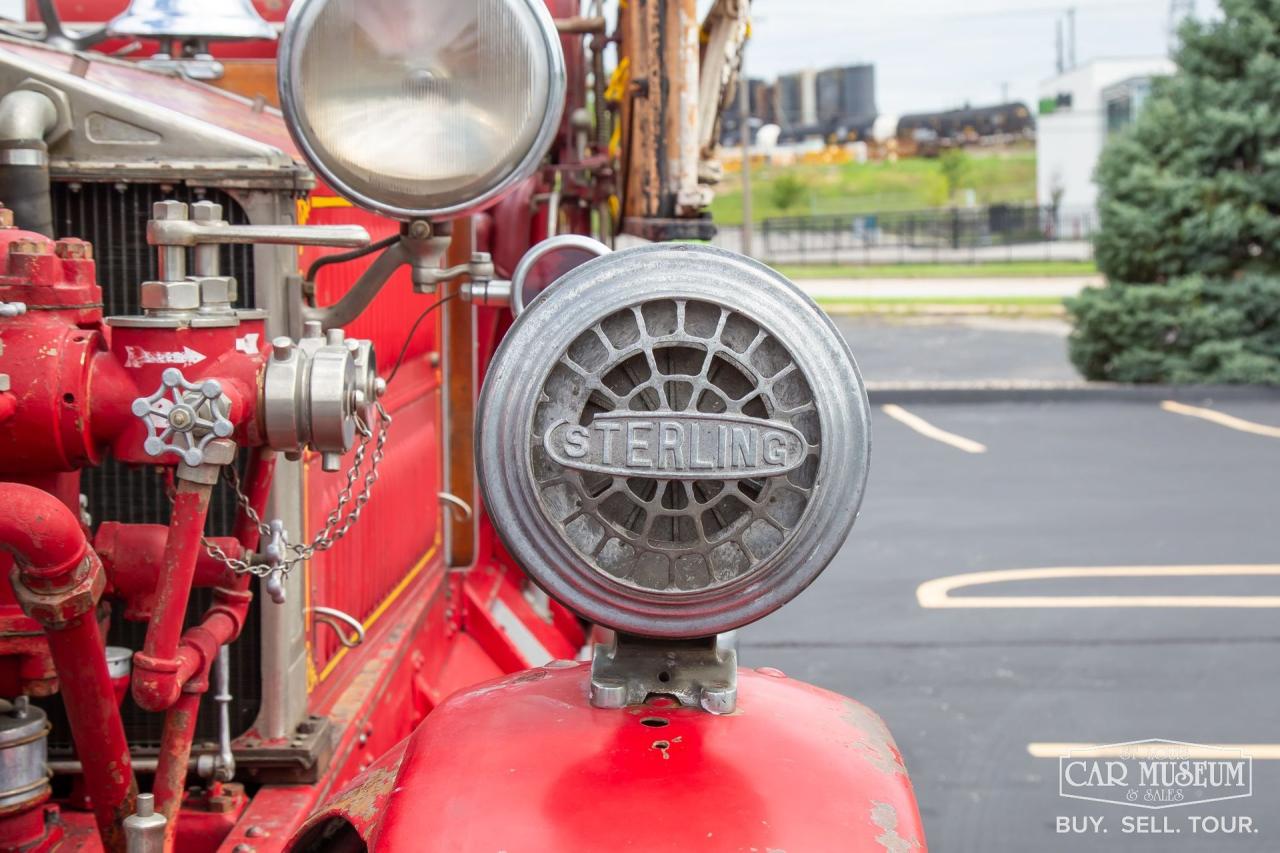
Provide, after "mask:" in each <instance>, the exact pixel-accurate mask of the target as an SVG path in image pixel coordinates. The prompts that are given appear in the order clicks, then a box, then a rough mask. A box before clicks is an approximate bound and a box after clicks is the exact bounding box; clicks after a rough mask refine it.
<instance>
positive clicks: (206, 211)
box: [191, 201, 222, 222]
mask: <svg viewBox="0 0 1280 853" xmlns="http://www.w3.org/2000/svg"><path fill="white" fill-rule="evenodd" d="M191 218H192V219H194V220H195V221H196V222H221V221H222V205H220V204H217V203H216V202H212V201H198V202H196V203H195V204H193V205H191Z"/></svg>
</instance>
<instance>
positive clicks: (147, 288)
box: [142, 281, 200, 311]
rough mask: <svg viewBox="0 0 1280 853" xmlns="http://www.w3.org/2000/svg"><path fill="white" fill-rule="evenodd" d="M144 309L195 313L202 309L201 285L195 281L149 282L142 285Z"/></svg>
mask: <svg viewBox="0 0 1280 853" xmlns="http://www.w3.org/2000/svg"><path fill="white" fill-rule="evenodd" d="M142 307H143V308H144V309H146V310H148V311H194V310H196V309H197V308H199V307H200V285H199V284H197V283H196V282H194V281H148V282H146V283H144V284H143V285H142Z"/></svg>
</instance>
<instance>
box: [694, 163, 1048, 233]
mask: <svg viewBox="0 0 1280 853" xmlns="http://www.w3.org/2000/svg"><path fill="white" fill-rule="evenodd" d="M783 174H789V175H791V176H794V177H796V178H798V179H799V180H800V182H801V183H802V184H803V185H804V188H805V192H804V193H803V195H802V197H801V199H800V202H799V203H798V204H795V205H793V206H791V207H790V208H788V209H786V210H780V209H779V208H778V207H777V205H776V204H775V201H774V184H775V182H776V181H777V179H778V178H779V177H780V176H782V175H783ZM751 176H752V181H753V183H752V195H751V197H752V201H753V216H752V218H753V219H754V220H755V221H761V220H764V219H768V218H770V217H777V216H820V215H823V214H840V213H890V212H894V211H906V210H926V209H929V208H935V207H945V206H947V205H948V204H949V203H950V201H951V199H949V198H948V195H947V181H946V179H945V178H944V177H943V174H942V167H941V161H939V160H937V159H922V158H912V159H908V160H901V161H899V162H897V163H863V164H858V163H841V164H829V165H827V164H820V165H818V164H815V165H807V164H806V165H794V166H757V167H756V168H753V169H752V170H751ZM963 186H966V187H972V188H973V189H974V191H975V193H976V195H977V202H978V204H999V203H1015V202H1034V201H1035V197H1036V157H1035V153H1034V152H1032V151H1027V150H1013V151H1000V152H996V151H988V152H975V153H972V154H970V155H969V156H968V165H967V175H966V179H965V181H964V184H963ZM711 213H712V216H713V217H714V219H715V221H716V222H717V223H718V224H720V225H741V224H742V189H741V179H740V177H739V176H738V175H737V174H730V175H728V176H726V178H725V181H724V183H723V184H722V185H721V188H720V190H719V191H718V192H717V193H716V199H715V201H714V202H713V203H712V205H711Z"/></svg>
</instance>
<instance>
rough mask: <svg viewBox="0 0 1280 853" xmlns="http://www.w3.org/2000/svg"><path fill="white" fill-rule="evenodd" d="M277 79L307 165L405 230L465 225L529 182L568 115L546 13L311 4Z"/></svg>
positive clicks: (511, 4) (488, 5)
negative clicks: (449, 219) (413, 221)
mask: <svg viewBox="0 0 1280 853" xmlns="http://www.w3.org/2000/svg"><path fill="white" fill-rule="evenodd" d="M280 65H281V71H282V73H281V83H280V87H281V100H282V102H283V104H284V110H285V115H286V118H287V120H288V122H289V126H290V129H291V130H292V132H293V134H294V137H295V139H296V140H297V142H298V144H299V147H301V148H302V150H303V152H304V153H305V154H306V156H307V158H308V160H309V161H310V162H311V165H312V166H313V167H314V168H315V169H316V170H317V171H318V172H319V173H320V174H321V175H322V176H323V177H324V178H325V179H326V180H327V181H328V182H329V183H330V184H332V185H333V187H334V189H336V190H338V191H339V192H341V193H343V194H344V195H346V196H347V197H348V198H350V199H352V200H353V201H355V202H357V203H359V204H361V205H362V206H365V207H368V208H370V209H372V210H376V211H379V212H381V213H385V214H387V215H390V216H394V217H398V218H429V217H441V216H449V215H458V214H462V213H466V212H469V211H471V210H474V209H476V208H477V207H479V206H480V205H482V204H484V203H485V202H487V201H489V200H491V199H493V198H494V197H495V196H497V195H499V194H500V193H501V192H502V191H503V190H505V189H507V188H509V187H510V186H511V185H512V184H513V183H515V182H517V181H519V180H521V179H523V178H524V177H527V176H528V175H529V174H530V173H531V172H532V171H533V169H534V168H536V167H537V164H538V161H539V160H540V159H541V157H542V155H543V154H544V153H545V152H546V148H547V146H548V144H549V143H550V141H551V139H552V138H553V136H554V134H555V131H556V128H557V126H558V125H559V121H560V116H561V113H562V111H563V108H564V86H565V83H564V79H565V71H564V57H563V54H562V53H561V48H560V41H559V37H558V36H557V34H556V30H555V23H554V22H553V21H552V19H551V16H550V13H549V12H548V11H547V9H546V7H545V6H544V5H543V3H542V0H472V2H468V3H456V2H449V0H417V2H412V0H306V2H303V3H300V4H297V5H295V6H294V7H293V9H292V11H291V12H290V15H289V22H288V25H287V26H286V29H285V35H284V40H283V44H282V47H281V58H280Z"/></svg>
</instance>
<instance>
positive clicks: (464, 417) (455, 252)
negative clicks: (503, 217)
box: [440, 218, 476, 566]
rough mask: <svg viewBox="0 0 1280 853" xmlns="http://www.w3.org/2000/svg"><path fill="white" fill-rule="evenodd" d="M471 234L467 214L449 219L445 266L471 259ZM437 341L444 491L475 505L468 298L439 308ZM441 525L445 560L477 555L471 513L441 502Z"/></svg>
mask: <svg viewBox="0 0 1280 853" xmlns="http://www.w3.org/2000/svg"><path fill="white" fill-rule="evenodd" d="M474 247H475V239H474V234H473V231H472V220H471V219H470V218H466V219H459V220H457V221H455V222H454V223H453V242H451V243H450V244H449V250H448V252H447V253H446V255H445V266H446V267H452V266H456V265H458V264H465V263H467V262H468V261H470V260H471V253H472V251H473V250H474ZM469 280H470V279H468V278H466V277H462V278H456V279H454V280H452V281H450V282H448V283H446V284H445V285H444V286H443V287H442V288H441V291H440V295H441V296H456V295H457V294H459V293H460V292H461V290H462V285H463V283H464V282H467V281H469ZM443 314H444V316H443V318H442V320H441V327H442V329H441V330H442V332H443V341H442V344H441V350H442V353H441V355H442V360H441V366H442V370H443V380H444V398H443V399H444V404H445V411H444V436H443V438H444V441H443V442H442V444H443V451H444V464H443V468H442V473H443V475H444V477H443V485H444V491H445V492H446V493H447V494H449V495H451V496H453V497H454V498H457V499H459V500H461V501H463V502H465V503H466V505H467V506H468V507H472V508H474V507H475V505H476V475H475V471H476V464H475V458H476V451H475V439H474V436H475V417H476V404H475V401H476V364H475V358H474V353H475V311H474V310H472V308H471V303H470V302H466V301H464V300H462V299H457V298H455V299H451V300H449V301H448V302H446V303H445V305H444V308H443ZM441 507H442V509H443V512H444V530H445V539H444V542H445V555H444V558H445V564H446V565H449V566H469V565H471V563H472V562H474V560H475V553H476V525H475V513H474V512H471V513H462V512H458V511H455V509H454V507H453V506H451V505H450V504H449V503H445V502H442V503H441Z"/></svg>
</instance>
